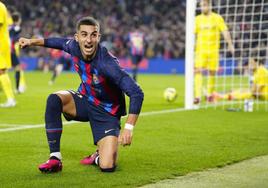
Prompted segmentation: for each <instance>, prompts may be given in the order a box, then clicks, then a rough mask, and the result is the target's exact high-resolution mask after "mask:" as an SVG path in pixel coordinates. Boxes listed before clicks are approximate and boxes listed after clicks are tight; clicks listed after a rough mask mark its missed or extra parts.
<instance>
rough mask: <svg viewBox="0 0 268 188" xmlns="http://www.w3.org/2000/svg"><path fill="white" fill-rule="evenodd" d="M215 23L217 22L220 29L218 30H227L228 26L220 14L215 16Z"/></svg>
mask: <svg viewBox="0 0 268 188" xmlns="http://www.w3.org/2000/svg"><path fill="white" fill-rule="evenodd" d="M217 20H218V21H217V23H218V27H219V29H220V31H221V32H222V31H226V30H228V27H227V25H226V24H225V22H224V19H223V18H222V16H220V15H218V16H217Z"/></svg>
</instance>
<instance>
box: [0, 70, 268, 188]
mask: <svg viewBox="0 0 268 188" xmlns="http://www.w3.org/2000/svg"><path fill="white" fill-rule="evenodd" d="M50 76H51V75H49V74H43V73H40V72H29V73H27V74H26V78H27V84H28V88H27V92H26V93H25V94H21V95H17V100H18V106H17V107H16V108H12V109H0V114H1V115H0V117H1V118H0V124H2V125H3V124H5V125H3V126H0V129H4V128H6V127H7V126H8V125H9V126H10V124H12V125H15V124H16V125H17V126H19V125H29V124H30V125H33V124H42V123H43V116H44V115H43V114H44V107H45V101H46V97H47V96H48V94H49V93H51V92H54V91H57V90H61V89H76V88H77V85H78V83H79V78H78V77H77V76H76V75H75V74H71V73H65V74H63V75H61V76H60V77H59V79H58V80H57V81H56V84H55V85H53V86H48V84H47V83H48V80H49V77H50ZM138 79H139V83H140V85H141V87H142V88H143V90H144V93H145V101H144V106H143V112H150V111H158V110H165V109H174V108H178V107H182V106H183V99H184V78H183V77H182V76H178V75H140V76H139V78H138ZM166 87H175V88H176V89H177V90H178V94H179V96H178V99H177V100H176V102H174V103H167V102H166V101H164V99H163V96H162V94H163V91H164V89H165V88H166ZM3 98H4V96H3V94H2V93H0V99H1V101H2V100H3ZM124 121H125V119H122V123H124ZM267 121H268V117H267V112H265V111H264V110H261V109H260V110H259V111H254V112H253V113H245V112H242V111H240V112H227V111H224V110H222V109H216V110H215V109H202V110H197V111H181V112H173V113H171V112H170V113H165V114H158V115H156V114H155V115H147V116H141V117H140V119H139V121H138V125H137V127H136V128H135V132H134V140H133V143H132V145H131V147H120V150H119V160H118V168H117V171H116V172H115V173H112V174H103V173H101V172H100V171H99V170H98V169H97V168H96V167H94V166H90V167H85V166H81V165H80V164H79V160H80V159H81V158H82V157H84V156H86V155H88V154H90V153H91V152H93V151H94V150H95V148H94V147H93V141H92V136H91V131H90V128H89V126H88V124H87V123H75V124H72V125H70V126H65V127H64V132H63V136H62V144H61V150H62V154H63V156H64V159H63V165H64V167H63V171H62V172H61V173H58V174H41V173H40V172H39V171H38V169H37V165H38V164H39V163H41V162H44V161H45V160H47V157H48V147H47V142H46V137H45V131H44V128H36V129H28V130H20V131H12V132H0V156H1V157H0V158H1V160H0V166H1V168H0V182H1V186H2V187H137V186H140V185H144V184H148V183H151V182H156V181H159V180H161V179H165V178H173V177H175V176H179V175H185V174H187V173H189V172H193V171H200V170H203V169H207V168H212V167H222V166H225V165H228V164H231V163H234V162H238V161H241V160H245V159H248V158H253V157H255V156H260V155H267V154H268V139H267V136H268V126H267Z"/></svg>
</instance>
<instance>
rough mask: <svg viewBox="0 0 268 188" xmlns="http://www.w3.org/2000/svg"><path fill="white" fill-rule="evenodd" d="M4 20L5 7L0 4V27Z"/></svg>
mask: <svg viewBox="0 0 268 188" xmlns="http://www.w3.org/2000/svg"><path fill="white" fill-rule="evenodd" d="M4 19H5V7H4V6H3V5H2V4H1V2H0V26H1V25H2V24H4V21H5V20H4Z"/></svg>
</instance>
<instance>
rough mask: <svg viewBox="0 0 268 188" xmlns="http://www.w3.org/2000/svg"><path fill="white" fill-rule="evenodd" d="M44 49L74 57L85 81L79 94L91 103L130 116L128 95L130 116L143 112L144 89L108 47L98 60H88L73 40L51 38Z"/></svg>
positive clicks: (114, 113) (97, 55) (99, 52)
mask: <svg viewBox="0 0 268 188" xmlns="http://www.w3.org/2000/svg"><path fill="white" fill-rule="evenodd" d="M44 46H45V47H49V48H55V49H60V50H64V51H66V52H67V53H69V54H71V56H72V58H73V62H74V67H75V70H76V72H77V73H78V74H79V76H80V78H81V84H80V86H79V88H78V92H79V93H80V94H82V95H84V96H86V97H87V99H88V101H89V102H91V103H92V104H94V105H96V106H99V107H101V108H103V109H104V110H105V111H107V112H109V113H110V114H112V115H114V116H118V117H120V116H122V115H126V104H125V97H124V93H125V94H126V95H127V96H129V97H130V104H129V113H131V114H139V113H140V110H141V106H142V102H143V96H144V95H143V92H142V90H141V89H140V87H139V86H138V85H137V84H136V83H135V81H134V80H133V79H132V78H130V76H129V75H128V74H127V73H126V72H125V71H124V70H122V68H121V67H120V66H119V62H118V60H117V58H116V57H114V56H113V55H112V54H110V53H109V52H108V50H107V49H106V48H105V47H102V46H101V45H99V46H98V48H97V53H96V55H95V57H94V58H93V59H92V60H90V61H85V60H84V59H83V56H82V53H81V51H80V47H79V44H78V43H77V42H76V41H75V40H73V39H65V38H49V39H45V44H44Z"/></svg>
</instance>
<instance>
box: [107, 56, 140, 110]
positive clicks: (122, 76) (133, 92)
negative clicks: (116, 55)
mask: <svg viewBox="0 0 268 188" xmlns="http://www.w3.org/2000/svg"><path fill="white" fill-rule="evenodd" d="M106 65H107V66H105V67H103V69H104V70H103V72H104V74H105V75H106V76H107V77H108V78H109V79H111V80H112V81H113V82H114V83H115V84H116V85H117V86H118V87H119V88H120V89H121V90H122V91H123V92H124V93H125V94H126V95H127V96H128V97H129V98H130V103H129V113H130V114H139V113H140V111H141V107H142V102H143V98H144V94H143V92H142V90H141V88H140V87H139V86H138V85H137V84H136V83H135V81H134V80H133V79H132V78H130V76H129V75H128V74H127V73H126V72H125V71H123V70H122V68H121V67H120V66H119V64H118V61H117V60H115V59H111V62H108V63H106Z"/></svg>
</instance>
